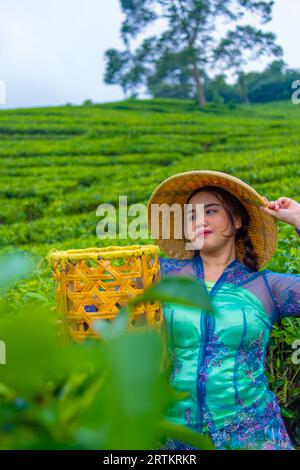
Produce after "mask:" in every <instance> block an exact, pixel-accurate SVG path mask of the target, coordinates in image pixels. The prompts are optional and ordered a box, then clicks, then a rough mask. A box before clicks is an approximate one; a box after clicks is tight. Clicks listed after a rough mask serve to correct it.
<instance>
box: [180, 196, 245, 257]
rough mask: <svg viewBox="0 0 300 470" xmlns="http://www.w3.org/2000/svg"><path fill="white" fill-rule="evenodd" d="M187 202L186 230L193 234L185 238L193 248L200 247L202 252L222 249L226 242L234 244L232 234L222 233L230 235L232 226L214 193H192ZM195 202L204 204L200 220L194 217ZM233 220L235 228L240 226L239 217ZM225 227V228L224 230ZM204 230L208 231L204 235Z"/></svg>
mask: <svg viewBox="0 0 300 470" xmlns="http://www.w3.org/2000/svg"><path fill="white" fill-rule="evenodd" d="M188 204H189V207H188V210H187V214H186V230H187V233H188V234H193V238H191V237H187V238H189V240H191V242H192V244H193V245H194V246H195V249H201V251H202V253H203V252H213V251H216V250H219V249H222V248H223V247H224V246H227V245H228V244H234V239H235V237H234V236H233V237H231V238H226V237H224V235H230V233H232V232H233V227H231V226H230V221H229V220H228V217H227V214H226V211H225V209H224V207H223V205H222V202H221V201H219V199H218V198H217V197H216V196H215V195H214V194H212V193H209V192H205V191H203V192H200V193H197V194H194V196H192V197H191V199H190V200H189V202H188ZM197 204H204V208H203V215H204V218H203V219H202V220H197V217H196V205H197ZM234 220H235V228H236V229H238V228H239V227H241V221H240V219H239V218H234ZM226 227H227V229H226V230H225V228H226ZM204 231H208V232H209V233H208V234H207V235H204V234H203V232H204ZM197 241H198V243H197ZM199 242H200V245H199ZM199 246H200V247H199Z"/></svg>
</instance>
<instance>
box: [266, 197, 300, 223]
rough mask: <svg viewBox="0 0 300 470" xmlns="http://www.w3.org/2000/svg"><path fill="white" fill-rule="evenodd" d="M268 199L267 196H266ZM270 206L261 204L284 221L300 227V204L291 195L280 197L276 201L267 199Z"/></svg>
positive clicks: (268, 212)
mask: <svg viewBox="0 0 300 470" xmlns="http://www.w3.org/2000/svg"><path fill="white" fill-rule="evenodd" d="M264 199H266V198H264ZM267 202H268V207H264V206H260V208H261V209H262V210H263V211H264V212H266V213H267V214H270V215H272V216H273V217H275V218H276V219H278V220H281V221H282V222H286V223H287V224H291V225H294V227H296V228H300V204H299V202H297V201H295V200H294V199H290V198H289V197H280V198H279V199H277V200H276V201H267Z"/></svg>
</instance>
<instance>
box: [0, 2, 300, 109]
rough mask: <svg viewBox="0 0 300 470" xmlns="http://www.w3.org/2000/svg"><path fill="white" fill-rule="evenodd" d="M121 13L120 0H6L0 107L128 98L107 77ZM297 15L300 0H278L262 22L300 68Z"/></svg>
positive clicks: (1, 5)
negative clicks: (269, 17) (107, 57)
mask: <svg viewBox="0 0 300 470" xmlns="http://www.w3.org/2000/svg"><path fill="white" fill-rule="evenodd" d="M122 18H123V15H122V12H121V10H120V5H119V0H47V1H40V0H0V103H2V104H0V109H4V108H21V107H22V108H23V107H36V106H56V105H63V104H66V103H72V104H81V103H83V101H85V100H87V99H90V100H92V101H93V102H95V103H103V102H113V101H119V100H122V99H124V98H125V95H124V94H123V92H122V89H121V88H120V87H119V86H118V85H106V84H105V83H104V81H103V77H104V72H105V60H104V53H105V51H106V50H107V49H109V48H117V49H123V44H122V40H121V38H120V25H121V22H122ZM299 18H300V1H299V0H275V7H274V10H273V20H272V22H270V23H268V25H267V26H265V27H264V28H265V29H267V30H269V31H273V32H274V33H275V34H276V35H277V42H278V43H279V44H280V45H281V46H282V47H283V50H284V57H283V59H284V60H285V62H286V63H287V64H288V65H289V66H290V67H294V68H300V51H299V46H298V44H299V41H298V38H297V33H298V25H299ZM161 29H162V25H161V24H157V25H154V26H151V28H150V29H149V30H148V31H149V32H150V33H151V34H152V33H153V32H157V33H159V32H160V31H161ZM270 61H271V59H270V58H267V59H264V60H262V61H261V62H260V63H255V64H251V66H250V67H249V70H262V69H263V68H264V67H265V65H266V64H267V63H269V62H270ZM299 79H300V77H299ZM4 90H5V92H4ZM4 95H5V101H6V104H3V96H4ZM144 96H145V97H146V96H147V95H144ZM141 97H143V96H141Z"/></svg>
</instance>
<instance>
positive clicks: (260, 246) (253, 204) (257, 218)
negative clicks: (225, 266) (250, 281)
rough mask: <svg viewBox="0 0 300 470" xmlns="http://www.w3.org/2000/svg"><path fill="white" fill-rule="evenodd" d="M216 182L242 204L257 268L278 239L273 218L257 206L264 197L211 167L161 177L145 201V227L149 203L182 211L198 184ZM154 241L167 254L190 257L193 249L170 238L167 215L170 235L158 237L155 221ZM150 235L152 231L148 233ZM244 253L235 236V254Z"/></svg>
mask: <svg viewBox="0 0 300 470" xmlns="http://www.w3.org/2000/svg"><path fill="white" fill-rule="evenodd" d="M207 185H210V186H217V187H220V188H224V189H226V190H227V191H229V192H230V193H231V194H233V195H234V196H235V197H236V198H237V199H239V201H240V202H241V203H242V204H243V205H244V207H245V208H246V210H247V211H248V214H249V216H250V224H249V229H248V234H249V236H250V238H251V241H252V243H253V245H254V249H255V251H256V253H257V256H258V262H259V269H261V268H263V267H264V266H265V265H266V264H267V263H268V262H269V261H270V260H271V259H272V257H273V255H274V253H275V251H276V248H277V243H278V235H277V224H276V219H275V218H274V217H272V216H271V215H269V214H267V213H265V212H264V211H262V210H261V209H260V206H265V207H266V206H267V205H268V203H267V199H266V198H264V197H263V196H261V195H260V194H259V193H258V192H257V191H256V190H255V189H253V188H252V187H251V186H249V185H248V184H247V183H245V182H244V181H242V180H240V179H238V178H236V177H234V176H231V175H228V174H227V173H223V172H219V171H211V170H195V171H187V172H183V173H178V174H176V175H173V176H171V177H169V178H167V179H165V180H164V181H163V182H162V183H161V184H160V185H159V186H157V188H156V189H155V190H154V191H153V193H152V195H151V196H150V199H149V201H148V204H147V211H148V228H149V230H150V231H151V213H152V211H151V207H152V205H153V204H158V205H160V204H168V205H169V206H172V204H174V203H177V204H179V205H180V206H181V208H182V211H183V208H184V204H186V202H187V200H188V198H189V196H190V195H191V194H192V193H193V191H195V190H196V189H198V188H200V187H202V186H207ZM159 225H160V227H159V237H158V238H157V244H158V245H159V247H160V248H161V250H162V251H163V252H165V253H166V254H167V255H168V256H170V257H171V258H176V259H190V258H192V257H193V255H194V252H193V251H192V250H187V249H186V247H185V246H186V241H185V240H184V239H175V238H174V221H173V218H172V217H171V218H170V238H168V239H163V238H161V223H160V224H159ZM151 235H152V234H151ZM244 256H245V250H244V245H243V243H242V241H241V240H236V257H237V258H238V259H239V260H240V261H242V260H243V258H244Z"/></svg>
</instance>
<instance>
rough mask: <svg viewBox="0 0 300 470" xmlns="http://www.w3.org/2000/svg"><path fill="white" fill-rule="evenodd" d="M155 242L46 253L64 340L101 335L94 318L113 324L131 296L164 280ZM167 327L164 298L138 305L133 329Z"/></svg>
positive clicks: (131, 323) (132, 325)
mask: <svg viewBox="0 0 300 470" xmlns="http://www.w3.org/2000/svg"><path fill="white" fill-rule="evenodd" d="M158 253H159V247H158V246H156V245H144V246H143V245H132V246H109V247H105V248H86V249H79V250H67V251H57V250H53V251H51V252H50V253H49V254H48V255H47V259H48V262H49V263H50V265H51V266H52V269H53V279H54V286H55V294H56V300H57V306H58V311H59V314H60V320H59V322H60V323H61V324H62V326H63V328H62V332H63V335H64V338H65V339H70V338H72V339H75V340H79V341H81V340H84V339H85V338H91V337H92V338H95V337H97V338H99V334H96V333H95V331H94V330H93V322H94V321H95V320H103V321H108V322H111V321H113V320H114V319H115V318H116V317H117V315H118V314H119V312H120V309H121V307H123V306H125V305H126V304H127V303H128V301H129V300H130V299H132V298H133V297H137V296H138V295H140V294H141V293H142V292H143V291H144V289H146V288H148V287H149V286H151V285H152V284H153V283H154V282H155V281H156V280H159V278H160V267H159V261H158ZM162 325H163V313H162V307H161V303H160V302H146V303H143V304H140V305H138V306H137V307H136V308H135V309H134V311H133V314H132V315H131V316H130V319H129V325H128V328H129V329H137V328H143V329H146V328H149V327H150V328H158V329H160V328H161V326H162Z"/></svg>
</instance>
